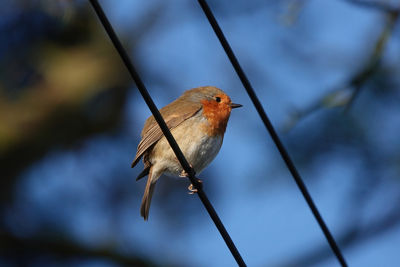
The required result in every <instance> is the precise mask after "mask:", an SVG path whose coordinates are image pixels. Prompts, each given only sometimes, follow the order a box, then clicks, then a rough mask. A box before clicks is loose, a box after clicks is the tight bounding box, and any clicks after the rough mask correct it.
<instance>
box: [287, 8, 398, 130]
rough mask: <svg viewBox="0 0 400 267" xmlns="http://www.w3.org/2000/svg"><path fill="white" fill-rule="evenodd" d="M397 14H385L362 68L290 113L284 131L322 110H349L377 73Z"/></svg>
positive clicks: (396, 12)
mask: <svg viewBox="0 0 400 267" xmlns="http://www.w3.org/2000/svg"><path fill="white" fill-rule="evenodd" d="M357 2H358V1H357ZM399 14H400V11H399V10H398V11H395V12H390V13H388V14H387V19H386V24H385V26H384V27H383V29H382V31H381V34H380V35H379V37H378V39H377V41H376V43H375V47H374V49H373V50H372V53H371V55H370V56H369V58H368V60H366V64H365V65H364V67H363V68H361V69H360V70H359V71H358V72H356V73H354V74H353V75H352V76H351V77H350V79H349V80H348V82H346V83H345V85H341V86H339V87H338V88H337V89H334V90H332V91H331V92H330V93H328V94H326V95H324V96H323V97H322V98H320V99H319V100H318V101H316V102H315V103H313V104H311V105H310V106H308V107H306V108H304V109H302V110H294V111H292V112H291V115H290V116H289V119H288V121H287V122H286V123H285V125H284V127H283V130H284V131H288V130H290V129H291V128H293V126H294V125H296V124H297V122H298V121H299V120H301V119H302V118H304V117H306V116H308V115H310V114H311V113H313V112H315V111H317V110H320V109H322V108H333V107H344V110H345V111H348V110H349V109H350V107H351V106H352V105H353V104H354V101H355V99H356V98H357V97H358V96H359V94H360V91H361V89H362V88H363V87H364V85H365V84H366V83H367V82H368V81H369V80H370V79H371V78H372V77H373V76H374V75H375V74H376V73H377V72H378V71H379V69H380V65H381V59H382V56H383V53H384V51H385V49H386V45H387V43H388V40H389V39H390V36H391V35H392V32H393V28H394V26H395V25H396V22H397V20H398V18H399Z"/></svg>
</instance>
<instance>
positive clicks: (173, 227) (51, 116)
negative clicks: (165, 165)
mask: <svg viewBox="0 0 400 267" xmlns="http://www.w3.org/2000/svg"><path fill="white" fill-rule="evenodd" d="M209 2H210V3H209V4H210V6H211V8H212V10H213V11H214V12H215V16H216V17H217V19H218V20H219V22H220V25H221V27H222V29H223V30H224V32H225V34H226V36H227V38H228V40H229V41H230V43H231V45H232V48H233V50H234V51H235V52H236V55H237V57H238V59H239V61H240V62H241V64H242V67H243V68H244V70H245V72H246V73H247V75H248V77H249V79H250V80H251V82H252V84H253V86H254V88H255V90H256V92H257V94H258V96H259V97H260V100H261V102H262V103H263V105H264V107H265V109H266V111H267V113H268V114H269V116H270V118H271V121H272V122H273V124H274V125H275V126H276V128H277V130H278V133H279V135H280V137H281V138H282V140H283V142H284V144H285V145H286V147H287V149H288V151H289V153H290V154H291V155H292V157H293V160H294V162H295V164H296V165H297V167H298V169H299V172H300V173H301V175H302V177H303V178H304V180H305V183H306V184H307V186H308V188H309V190H310V193H311V195H312V196H313V198H314V200H315V202H316V204H317V206H318V208H319V209H320V211H321V213H322V215H323V217H324V219H325V220H326V223H327V224H328V226H329V228H330V230H331V231H332V233H333V235H334V236H335V238H336V240H337V241H338V244H339V246H340V248H341V249H342V251H343V253H344V256H345V258H346V259H347V261H348V263H349V265H350V266H363V267H364V266H399V264H400V254H399V247H400V135H399V133H400V90H399V89H400V27H399V19H398V18H399V10H400V6H399V3H398V1H395V0H394V1H389V0H388V1H385V0H374V1H372V0H371V1H368V0H365V1H364V0H332V1H323V0H281V1H261V0H256V1H243V0H235V1H224V0H214V1H211V0H210V1H209ZM1 3H2V5H1V6H2V7H1V9H0V36H1V37H0V38H1V42H0V164H1V165H0V170H1V171H0V176H1V178H0V182H1V184H0V194H1V196H0V212H1V215H0V266H235V262H234V260H233V258H232V257H231V255H230V253H229V251H228V249H227V248H226V246H225V244H224V242H223V240H222V238H221V237H220V236H219V234H218V232H217V230H216V228H215V226H214V225H213V223H212V221H211V219H210V218H209V217H208V215H207V213H206V211H205V209H204V208H203V206H202V205H201V202H200V201H199V199H198V198H197V196H191V195H188V194H187V189H186V188H187V186H188V184H189V183H188V181H186V180H183V179H173V178H168V177H163V178H162V179H160V181H159V183H158V185H157V189H156V192H155V196H154V199H153V203H152V209H151V212H150V218H149V221H148V222H144V221H143V219H142V218H141V217H140V216H139V206H140V201H141V198H142V193H143V190H144V185H145V182H144V181H143V180H141V181H140V182H135V180H134V179H135V177H136V175H137V174H138V173H139V172H140V171H141V168H142V165H141V166H138V167H136V168H135V169H131V168H130V163H131V161H132V159H133V157H134V154H135V151H136V146H137V144H138V142H139V140H140V131H141V128H142V126H143V123H144V121H145V119H146V118H147V117H148V116H149V115H150V112H149V110H148V108H147V106H146V105H145V103H144V101H143V100H142V98H141V96H140V94H139V93H138V91H137V89H136V88H135V86H134V84H133V82H132V80H131V79H130V77H129V75H128V73H127V71H126V69H125V68H124V66H123V64H122V62H121V60H120V59H119V57H118V56H117V53H116V52H115V49H114V48H113V47H112V45H111V42H110V41H109V39H108V37H107V36H106V34H105V32H104V30H103V28H102V26H101V25H100V23H99V21H98V19H97V17H96V16H95V14H94V12H93V10H92V8H91V7H90V5H89V3H88V1H66V0H64V1H61V0H60V1H53V0H47V1H45V0H42V1H39V0H37V1H33V0H31V1H23V0H3V1H1ZM100 3H101V4H102V5H103V8H104V10H105V12H106V14H107V15H108V16H109V19H110V21H111V23H112V24H113V25H114V27H115V29H116V31H117V33H118V35H119V36H120V37H121V39H122V40H123V43H124V45H125V47H126V48H127V50H128V51H129V53H130V56H131V58H132V60H133V62H134V64H135V66H136V67H137V69H138V71H139V73H140V74H141V76H142V78H143V80H144V82H145V84H146V86H147V88H148V89H149V91H150V94H151V95H152V96H153V98H154V101H155V102H156V104H157V105H158V107H162V106H164V105H166V104H167V103H169V102H171V101H172V100H174V99H175V98H176V97H178V96H179V95H180V94H181V93H182V92H183V91H184V90H186V89H190V88H193V87H197V86H203V85H214V86H217V87H220V88H222V89H223V90H225V91H226V92H227V93H228V94H229V95H230V96H231V98H232V99H233V100H234V102H237V103H241V104H243V105H244V107H243V108H242V109H238V110H234V111H233V113H232V116H231V119H230V123H229V125H228V129H227V133H226V135H225V140H224V145H223V146H222V149H221V152H220V153H219V155H218V157H217V158H216V159H215V160H214V162H213V163H212V164H211V165H210V166H209V167H208V168H207V169H206V170H205V171H204V172H203V173H202V174H201V175H200V176H199V177H200V178H202V179H204V188H205V191H206V192H207V194H208V196H209V198H210V200H211V202H212V203H213V204H214V206H215V208H216V210H217V212H218V213H219V215H220V217H221V219H222V221H223V222H224V224H225V226H226V228H227V230H228V231H229V233H230V234H231V237H232V238H233V240H234V242H235V243H236V245H237V247H238V249H239V251H240V252H241V254H242V256H243V258H244V259H245V261H246V262H247V264H248V265H249V266H338V263H337V261H336V259H335V258H334V257H333V255H332V253H331V251H330V249H329V246H328V244H327V242H326V240H325V238H324V237H323V235H322V232H321V230H320V229H319V227H318V225H317V223H316V222H315V219H314V218H313V216H312V214H311V212H310V210H309V208H308V207H307V206H306V203H305V201H304V199H303V197H302V196H301V194H300V192H299V190H298V189H297V187H296V185H295V183H294V181H293V179H292V177H291V175H290V174H289V172H288V170H287V169H286V167H285V165H284V163H283V162H282V160H281V157H280V155H279V154H278V152H277V150H276V148H275V146H274V144H273V143H272V142H271V138H270V137H269V135H268V133H267V132H266V130H265V128H264V126H263V125H262V123H261V120H260V119H259V117H258V115H257V113H256V111H255V109H254V107H253V106H252V104H251V102H250V101H249V99H248V96H247V95H246V93H245V91H244V89H243V87H242V85H241V83H240V81H239V79H238V77H237V76H236V74H235V73H234V71H233V68H232V66H231V65H230V63H229V61H228V59H227V57H226V55H225V54H224V52H223V50H222V48H221V46H220V44H219V43H218V41H217V39H216V37H215V35H214V33H213V32H212V30H211V27H210V26H209V24H208V22H207V20H206V18H205V16H204V14H202V11H201V9H200V7H199V5H198V3H197V1H184V0H175V1H163V0H147V1H139V0H134V1H133V0H129V1H128V0H123V1H122V0H120V1H111V0H102V1H100Z"/></svg>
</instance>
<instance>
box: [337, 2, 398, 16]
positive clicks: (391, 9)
mask: <svg viewBox="0 0 400 267" xmlns="http://www.w3.org/2000/svg"><path fill="white" fill-rule="evenodd" d="M345 1H346V2H349V3H351V4H355V5H359V6H362V7H366V8H371V9H374V10H379V11H383V12H387V13H398V12H399V11H400V6H394V5H391V4H390V3H388V2H386V1H376V0H375V1H365V0H345Z"/></svg>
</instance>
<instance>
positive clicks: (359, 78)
mask: <svg viewBox="0 0 400 267" xmlns="http://www.w3.org/2000/svg"><path fill="white" fill-rule="evenodd" d="M399 14H400V11H398V12H393V13H389V14H388V15H387V23H386V25H385V28H384V29H383V30H382V33H381V35H380V36H379V39H378V41H377V42H376V45H375V49H374V52H373V53H372V55H371V58H370V59H369V62H368V63H367V65H366V66H365V68H364V69H362V70H361V71H360V72H358V73H357V74H356V75H355V76H354V77H353V78H352V79H351V80H350V82H349V86H350V87H352V88H354V90H353V94H352V95H351V97H350V99H349V101H348V102H347V105H346V107H345V111H348V110H349V109H350V107H351V106H352V105H353V103H354V100H355V99H356V98H357V96H358V95H359V94H360V91H361V89H362V87H363V85H364V84H365V83H366V82H367V80H369V79H370V78H371V77H372V75H373V74H374V73H376V72H377V70H378V69H379V66H380V62H381V59H382V55H383V52H384V51H385V49H386V45H387V42H388V40H389V37H390V36H391V34H392V32H393V28H394V25H395V24H396V21H397V19H398V17H399Z"/></svg>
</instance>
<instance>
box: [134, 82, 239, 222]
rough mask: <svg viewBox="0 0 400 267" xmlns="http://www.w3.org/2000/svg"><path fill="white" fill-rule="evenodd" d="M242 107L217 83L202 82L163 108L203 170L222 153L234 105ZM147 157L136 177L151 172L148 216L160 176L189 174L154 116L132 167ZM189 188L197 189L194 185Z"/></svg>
mask: <svg viewBox="0 0 400 267" xmlns="http://www.w3.org/2000/svg"><path fill="white" fill-rule="evenodd" d="M239 107H242V105H240V104H235V103H232V101H231V99H230V97H229V96H228V95H227V94H226V93H225V92H224V91H222V90H221V89H219V88H217V87H214V86H202V87H197V88H193V89H190V90H187V91H185V92H184V93H183V94H182V95H181V96H180V97H179V98H177V99H176V100H175V101H173V102H171V103H170V104H168V105H166V106H165V107H163V108H161V109H160V113H161V115H162V117H163V118H164V120H165V122H166V124H167V126H168V128H169V129H170V131H171V133H172V135H173V137H174V138H175V140H176V142H177V143H178V145H179V147H180V149H181V150H182V152H183V155H184V156H185V158H186V159H187V161H188V162H189V164H190V166H191V167H192V168H193V169H194V171H195V173H196V174H200V173H201V171H202V170H204V168H205V167H207V165H208V164H210V162H211V161H212V160H213V159H214V158H215V156H216V155H217V154H218V152H219V150H220V148H221V146H222V142H223V139H224V134H225V130H226V126H227V123H228V120H229V117H230V114H231V111H232V109H235V108H239ZM142 157H143V164H144V169H143V171H142V172H141V173H140V174H139V175H138V177H137V178H136V181H138V180H140V179H141V178H143V177H145V176H146V175H147V176H148V178H147V183H146V187H145V191H144V194H143V198H142V204H141V206H140V214H141V216H142V217H143V218H144V220H145V221H147V220H148V217H149V210H150V204H151V199H152V196H153V193H154V188H155V185H156V182H157V180H158V179H159V178H160V176H161V175H162V174H165V175H167V176H180V177H186V176H187V174H186V172H185V171H184V170H183V168H182V166H181V164H180V163H179V161H178V159H177V158H176V156H175V154H174V152H173V151H172V149H171V147H170V145H169V143H168V141H167V139H166V138H165V136H164V135H163V133H162V131H161V128H160V127H159V126H158V124H157V122H156V120H155V119H154V116H150V117H149V118H148V119H147V120H146V122H145V124H144V127H143V130H142V133H141V141H140V142H139V145H138V147H137V152H136V155H135V158H134V160H133V162H132V165H131V167H132V168H133V167H135V166H136V164H137V163H138V162H139V161H140V159H141V158H142ZM189 190H190V191H192V193H193V192H196V190H195V189H193V187H192V185H191V186H189Z"/></svg>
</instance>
